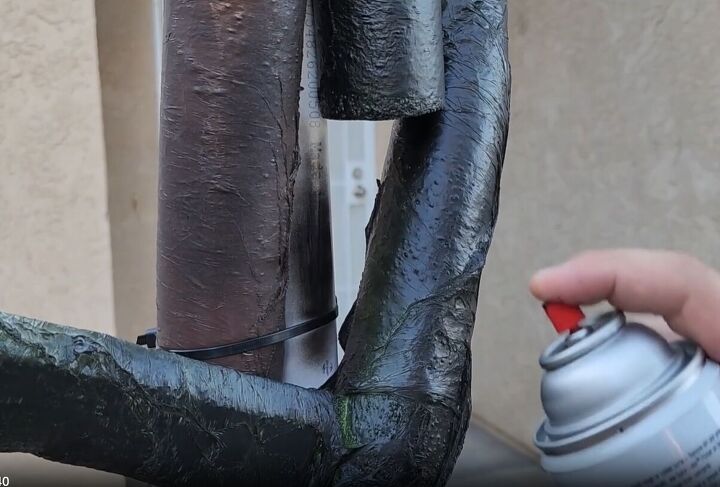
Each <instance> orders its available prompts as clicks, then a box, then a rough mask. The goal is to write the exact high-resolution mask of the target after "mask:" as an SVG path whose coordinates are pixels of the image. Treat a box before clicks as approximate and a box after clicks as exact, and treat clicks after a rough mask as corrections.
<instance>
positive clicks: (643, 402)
mask: <svg viewBox="0 0 720 487" xmlns="http://www.w3.org/2000/svg"><path fill="white" fill-rule="evenodd" d="M540 363H541V366H542V367H543V368H544V369H545V373H544V376H543V383H542V392H541V395H542V401H543V408H544V409H545V412H546V418H545V420H544V421H543V423H542V424H541V426H540V427H539V429H538V431H537V433H536V436H535V444H536V445H537V447H538V448H539V449H540V450H541V451H542V460H541V463H542V466H543V468H544V469H545V470H546V471H548V472H549V473H550V474H551V475H552V476H553V477H554V479H555V480H556V482H557V483H558V484H559V485H567V486H571V485H572V486H578V485H582V486H587V485H598V486H600V485H603V486H609V485H612V486H638V487H639V486H642V487H660V486H671V485H677V486H714V485H720V366H718V364H716V363H715V362H713V361H711V360H709V359H707V358H706V357H705V355H704V353H703V351H702V350H701V349H699V348H698V347H697V346H696V345H694V344H691V343H688V342H678V343H672V344H670V343H667V342H666V341H665V340H664V339H663V338H662V337H660V336H659V335H658V334H657V333H655V332H654V331H652V330H650V329H649V328H647V327H644V326H643V325H640V324H637V323H625V317H624V315H623V314H622V313H619V312H614V313H607V314H605V315H602V316H600V317H598V318H595V319H591V320H586V321H585V322H584V323H583V326H582V327H581V328H580V330H579V331H576V332H574V333H572V334H569V335H568V334H565V335H563V336H561V337H560V338H559V339H558V340H557V341H556V342H554V343H553V344H552V345H551V346H550V347H548V349H546V351H545V352H544V353H543V355H542V357H541V359H540Z"/></svg>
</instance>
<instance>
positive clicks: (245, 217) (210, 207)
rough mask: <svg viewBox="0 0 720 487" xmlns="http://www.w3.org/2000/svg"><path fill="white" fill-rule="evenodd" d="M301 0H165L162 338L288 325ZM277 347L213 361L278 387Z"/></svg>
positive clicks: (238, 335) (188, 343)
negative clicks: (269, 381) (271, 382)
mask: <svg viewBox="0 0 720 487" xmlns="http://www.w3.org/2000/svg"><path fill="white" fill-rule="evenodd" d="M305 6H306V1H305V0H276V1H273V2H267V1H260V0H228V1H224V2H216V1H195V0H167V1H166V4H165V52H164V67H163V87H162V90H163V94H162V113H161V135H160V137H161V151H160V154H161V155H160V158H161V160H160V190H159V222H158V268H157V271H158V341H159V345H160V346H161V347H165V348H174V349H188V348H203V347H213V346H220V345H225V344H229V343H233V342H238V341H241V340H244V339H247V338H250V337H255V336H260V335H264V334H267V333H271V332H274V331H278V330H280V329H282V328H284V327H285V294H286V288H287V284H288V278H289V277H288V274H289V268H288V247H289V237H290V218H291V212H292V202H293V194H292V186H293V179H294V177H295V171H296V169H297V158H298V152H297V126H298V115H297V110H298V97H299V87H300V74H301V56H302V50H301V49H302V45H301V44H302V36H303V19H304V13H305ZM283 350H284V347H283V345H282V344H278V345H274V346H272V347H268V348H264V349H260V350H256V351H252V352H248V353H245V354H241V355H236V356H232V357H225V358H221V359H216V360H214V361H213V362H214V363H218V364H221V365H226V366H229V367H233V368H236V369H239V370H242V371H245V372H249V373H254V374H257V375H263V376H267V377H271V378H275V379H280V378H281V376H282V370H283V367H282V361H283Z"/></svg>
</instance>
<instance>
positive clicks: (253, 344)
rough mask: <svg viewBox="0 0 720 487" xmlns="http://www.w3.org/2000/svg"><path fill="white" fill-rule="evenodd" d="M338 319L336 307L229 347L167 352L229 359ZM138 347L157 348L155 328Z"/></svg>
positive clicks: (139, 337) (185, 355)
mask: <svg viewBox="0 0 720 487" xmlns="http://www.w3.org/2000/svg"><path fill="white" fill-rule="evenodd" d="M337 317H338V307H337V304H335V307H334V308H333V309H332V310H331V311H330V312H329V313H326V314H324V315H322V316H318V317H316V318H312V319H309V320H307V321H303V322H302V323H298V324H297V325H293V326H291V327H290V328H285V329H284V330H279V331H276V332H273V333H268V334H267V335H262V336H259V337H253V338H248V339H247V340H243V341H240V342H237V343H231V344H229V345H219V346H217V347H208V348H195V349H188V350H170V349H167V351H168V352H172V353H176V354H178V355H182V356H184V357H188V358H192V359H195V360H211V359H216V358H222V357H229V356H231V355H239V354H241V353H245V352H250V351H253V350H258V349H260V348H265V347H269V346H271V345H275V344H277V343H282V342H284V341H287V340H290V339H291V338H295V337H298V336H300V335H304V334H306V333H310V332H311V331H314V330H317V329H318V328H322V327H323V326H326V325H329V324H330V323H332V322H333V320H335V319H337ZM136 343H137V344H138V345H145V346H147V347H148V348H155V347H156V346H157V328H152V329H150V330H148V331H147V333H145V334H144V335H140V336H138V337H137V342H136Z"/></svg>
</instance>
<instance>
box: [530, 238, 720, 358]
mask: <svg viewBox="0 0 720 487" xmlns="http://www.w3.org/2000/svg"><path fill="white" fill-rule="evenodd" d="M530 289H531V291H532V292H533V294H534V295H535V296H536V297H537V298H538V299H540V300H542V301H558V302H563V303H566V304H594V303H597V302H601V301H604V300H607V301H609V302H610V303H611V304H612V305H614V306H616V307H617V308H620V309H622V310H624V311H630V312H641V313H653V314H658V315H662V316H663V317H664V318H665V319H666V321H667V322H668V324H669V325H670V326H671V327H672V328H673V329H674V330H675V331H676V332H678V333H680V334H682V335H684V336H686V337H688V338H691V339H693V340H695V341H696V342H698V343H699V344H700V345H702V346H703V347H704V348H705V349H706V351H708V353H710V354H711V355H712V356H714V357H717V358H720V321H718V319H719V318H720V276H719V275H718V274H717V273H716V272H715V271H713V270H712V269H710V268H709V267H706V266H705V265H703V264H702V263H701V262H700V261H698V260H697V259H694V258H693V257H690V256H687V255H683V254H679V253H675V252H667V251H649V250H636V249H618V250H604V251H593V252H585V253H583V254H580V255H579V256H577V257H575V258H573V259H571V260H569V261H568V262H566V263H564V264H561V265H559V266H557V267H553V268H550V269H546V270H543V271H540V272H539V273H537V274H536V275H535V276H533V278H532V280H531V283H530Z"/></svg>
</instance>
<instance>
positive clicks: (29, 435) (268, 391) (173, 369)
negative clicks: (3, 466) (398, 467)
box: [0, 313, 337, 486]
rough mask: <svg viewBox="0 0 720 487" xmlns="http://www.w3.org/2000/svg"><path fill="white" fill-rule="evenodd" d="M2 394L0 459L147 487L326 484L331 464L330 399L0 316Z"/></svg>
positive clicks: (332, 422) (95, 337) (333, 423)
mask: <svg viewBox="0 0 720 487" xmlns="http://www.w3.org/2000/svg"><path fill="white" fill-rule="evenodd" d="M0 384H2V387H1V388H0V391H1V392H0V451H22V452H28V453H33V454H35V455H38V456H40V457H43V458H47V459H49V460H54V461H58V462H63V463H69V464H74V465H84V466H87V467H92V468H96V469H100V470H105V471H108V472H115V473H119V474H122V475H126V476H128V477H132V478H135V479H138V480H143V481H146V482H150V483H152V484H155V485H233V486H237V485H246V486H256V485H257V486H261V485H263V486H264V485H277V486H286V485H327V484H328V478H329V477H328V476H329V475H330V473H331V468H332V466H333V464H334V462H335V461H336V460H335V459H334V455H335V453H334V451H335V450H337V448H336V444H337V434H336V433H335V429H336V428H337V423H336V421H335V417H334V411H333V403H332V396H331V394H330V393H329V392H323V391H318V390H307V389H302V388H299V387H295V386H291V385H288V384H280V383H277V382H273V381H271V380H269V379H264V378H260V377H255V376H249V375H243V374H241V373H239V372H237V371H234V370H231V369H227V368H224V367H218V366H213V365H208V364H205V363H203V362H199V361H196V360H191V359H188V358H184V357H180V356H178V355H173V354H171V353H168V352H163V351H159V350H154V351H151V350H146V349H143V348H141V347H138V346H135V345H131V344H129V343H126V342H123V341H120V340H117V339H115V338H112V337H108V336H106V335H103V334H100V333H93V332H88V331H81V330H76V329H72V328H65V327H61V326H58V325H52V324H49V323H44V322H40V321H36V320H30V319H26V318H20V317H17V316H13V315H8V314H5V313H0ZM7 473H8V474H10V472H7Z"/></svg>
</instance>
